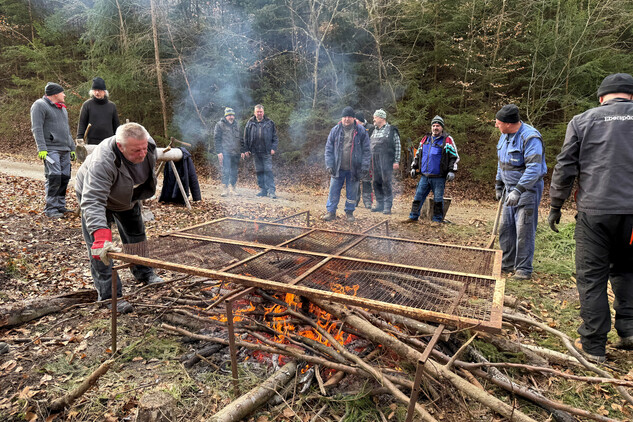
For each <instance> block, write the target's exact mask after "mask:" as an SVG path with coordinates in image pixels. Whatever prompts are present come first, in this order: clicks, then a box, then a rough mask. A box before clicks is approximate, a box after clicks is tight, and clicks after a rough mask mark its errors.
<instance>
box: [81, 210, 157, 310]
mask: <svg viewBox="0 0 633 422" xmlns="http://www.w3.org/2000/svg"><path fill="white" fill-rule="evenodd" d="M106 217H107V222H108V227H111V226H112V222H116V225H117V228H118V229H119V235H120V236H121V242H122V243H123V244H124V245H133V244H137V243H140V242H145V241H146V240H147V237H146V236H145V224H144V223H143V217H142V215H141V203H140V202H137V203H136V205H134V207H133V208H132V209H131V210H128V211H120V212H114V211H108V210H106ZM81 232H82V234H83V236H84V241H85V242H86V245H87V246H88V256H90V272H91V274H92V279H93V281H94V284H95V289H96V290H97V294H98V300H106V299H110V298H112V261H110V265H106V264H104V263H103V262H102V261H101V260H98V259H94V258H93V257H92V253H91V252H90V248H91V247H92V243H93V242H94V241H95V239H94V237H93V236H92V233H89V232H88V229H87V228H86V220H85V217H84V215H83V213H82V216H81ZM130 270H131V271H132V275H134V278H136V279H137V280H139V281H147V280H148V279H149V277H150V276H151V275H152V274H153V273H154V270H152V269H151V268H150V267H147V266H145V265H133V266H132V267H131V268H130ZM121 295H122V285H121V279H120V278H119V279H118V280H117V297H120V296H121Z"/></svg>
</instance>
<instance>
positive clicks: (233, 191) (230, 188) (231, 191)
mask: <svg viewBox="0 0 633 422" xmlns="http://www.w3.org/2000/svg"><path fill="white" fill-rule="evenodd" d="M229 195H233V196H240V194H239V193H237V189H235V186H234V185H229Z"/></svg>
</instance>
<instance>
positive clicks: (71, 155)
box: [70, 151, 77, 161]
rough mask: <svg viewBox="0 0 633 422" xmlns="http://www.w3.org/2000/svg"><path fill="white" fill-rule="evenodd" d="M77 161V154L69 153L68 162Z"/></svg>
mask: <svg viewBox="0 0 633 422" xmlns="http://www.w3.org/2000/svg"><path fill="white" fill-rule="evenodd" d="M76 159H77V153H76V152H75V151H70V161H75V160H76Z"/></svg>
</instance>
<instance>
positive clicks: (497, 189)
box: [495, 181, 503, 201]
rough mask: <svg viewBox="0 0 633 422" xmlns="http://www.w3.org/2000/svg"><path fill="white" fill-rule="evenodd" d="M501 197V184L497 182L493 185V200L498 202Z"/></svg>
mask: <svg viewBox="0 0 633 422" xmlns="http://www.w3.org/2000/svg"><path fill="white" fill-rule="evenodd" d="M502 196H503V182H500V181H497V183H496V184H495V199H496V200H497V201H498V200H500V199H501V197H502Z"/></svg>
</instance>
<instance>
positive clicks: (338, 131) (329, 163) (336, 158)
mask: <svg viewBox="0 0 633 422" xmlns="http://www.w3.org/2000/svg"><path fill="white" fill-rule="evenodd" d="M352 130H353V133H352V151H351V154H350V160H351V163H350V170H351V171H352V177H354V178H355V179H356V180H360V179H361V177H362V176H363V175H365V174H367V173H368V172H369V164H370V163H371V152H370V148H369V136H368V135H367V131H366V130H365V128H364V127H363V125H361V124H356V123H354V128H353V129H352ZM344 137H345V135H344V131H343V123H340V122H339V124H337V125H336V126H334V127H333V128H332V130H331V131H330V134H329V135H328V137H327V142H326V143H325V167H326V168H331V169H333V170H334V171H333V177H338V172H339V169H340V167H341V157H342V156H343V144H344V142H345V139H344Z"/></svg>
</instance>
